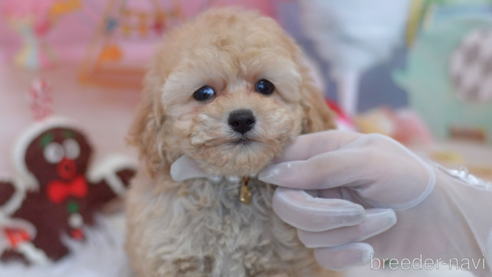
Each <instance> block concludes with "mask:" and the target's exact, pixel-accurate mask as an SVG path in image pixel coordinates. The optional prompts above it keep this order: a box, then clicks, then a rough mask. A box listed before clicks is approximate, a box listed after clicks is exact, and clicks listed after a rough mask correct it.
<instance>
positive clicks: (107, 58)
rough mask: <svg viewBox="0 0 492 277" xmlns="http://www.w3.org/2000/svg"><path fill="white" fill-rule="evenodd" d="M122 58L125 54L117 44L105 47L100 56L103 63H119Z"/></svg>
mask: <svg viewBox="0 0 492 277" xmlns="http://www.w3.org/2000/svg"><path fill="white" fill-rule="evenodd" d="M122 58H123V53H122V52H121V50H120V48H119V47H118V46H117V45H115V44H111V45H107V46H105V47H104V48H103V50H102V51H101V54H100V55H99V61H101V62H117V61H119V60H121V59H122Z"/></svg>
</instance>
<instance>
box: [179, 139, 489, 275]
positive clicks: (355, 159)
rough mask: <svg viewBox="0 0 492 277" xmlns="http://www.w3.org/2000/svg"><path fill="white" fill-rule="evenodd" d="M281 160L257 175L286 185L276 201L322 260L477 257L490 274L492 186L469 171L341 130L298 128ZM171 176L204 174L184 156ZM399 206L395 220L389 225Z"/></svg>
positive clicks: (334, 264)
mask: <svg viewBox="0 0 492 277" xmlns="http://www.w3.org/2000/svg"><path fill="white" fill-rule="evenodd" d="M274 162H276V163H278V164H276V165H273V166H270V167H268V168H266V169H265V170H264V171H263V172H262V173H261V174H260V175H259V178H260V179H261V180H262V181H264V182H267V183H273V184H276V185H279V186H281V187H285V188H278V189H277V190H276V192H275V195H274V199H273V209H274V210H275V212H276V213H277V214H278V215H279V216H280V218H282V219H283V220H284V221H285V222H287V223H289V224H291V225H293V226H294V227H296V228H298V235H299V238H300V240H301V241H302V242H303V243H304V244H305V245H306V246H307V247H310V248H315V249H314V253H315V257H316V259H317V260H318V262H319V263H320V264H321V265H323V266H324V267H326V268H329V269H333V270H344V269H346V268H349V267H351V266H356V265H362V264H365V263H367V262H369V261H370V260H371V258H372V254H373V253H374V254H375V257H377V258H396V259H400V261H401V259H402V258H409V259H410V260H413V258H419V257H420V255H422V256H423V260H422V262H423V261H425V259H426V258H432V259H433V261H434V262H437V259H441V262H446V263H448V264H449V259H450V258H456V259H458V260H459V261H460V262H463V260H462V259H469V260H468V261H469V263H470V264H471V262H472V260H471V259H474V262H475V263H479V264H478V268H477V270H476V273H477V274H481V275H483V276H489V275H490V271H489V269H488V267H486V269H485V270H483V269H482V268H483V266H484V264H485V260H484V256H483V255H482V253H485V254H486V255H485V258H486V259H487V261H488V262H490V258H489V257H488V255H492V235H490V231H491V229H492V216H491V215H490V213H488V212H484V211H487V210H489V209H490V208H491V207H492V201H490V200H491V199H492V188H491V186H490V185H488V184H486V183H484V182H481V181H480V180H478V179H476V178H474V177H473V176H471V175H468V174H467V173H466V172H463V171H447V170H445V169H443V168H442V167H439V166H436V165H433V164H430V163H427V162H425V161H423V160H421V159H420V158H418V157H417V156H415V155H414V154H413V153H412V152H410V151H409V150H407V149H406V148H405V147H403V146H402V145H400V144H399V143H397V142H396V141H394V140H392V139H390V138H388V137H384V136H381V135H361V134H356V133H350V132H341V131H327V132H322V133H316V134H309V135H303V136H300V137H299V138H298V139H297V140H296V141H295V142H294V143H293V144H292V145H291V146H289V147H288V148H287V149H286V151H285V153H284V156H283V157H282V158H281V159H278V160H276V161H274ZM190 167H191V168H192V170H189V168H190ZM171 174H172V176H173V178H175V179H176V180H183V179H188V178H198V177H206V174H205V173H203V172H202V171H201V170H200V169H199V168H198V166H196V163H194V162H193V161H192V160H190V159H189V158H186V157H182V158H180V159H179V160H178V161H177V162H176V163H175V164H173V166H172V168H171ZM289 188H290V189H289ZM364 208H365V209H364ZM393 210H396V215H397V216H398V223H396V225H395V226H393V228H390V227H391V226H392V225H394V224H395V222H396V218H395V213H394V212H393ZM388 229H389V230H388ZM385 230H387V231H386V232H384V231H385ZM373 248H374V250H373ZM489 252H490V254H488V253H489ZM454 263H455V264H456V262H455V261H454ZM460 265H461V264H460ZM435 267H436V265H435V264H434V268H435ZM462 268H463V267H462ZM464 268H465V269H466V266H465V267H464ZM469 269H473V268H472V266H471V265H470V268H469Z"/></svg>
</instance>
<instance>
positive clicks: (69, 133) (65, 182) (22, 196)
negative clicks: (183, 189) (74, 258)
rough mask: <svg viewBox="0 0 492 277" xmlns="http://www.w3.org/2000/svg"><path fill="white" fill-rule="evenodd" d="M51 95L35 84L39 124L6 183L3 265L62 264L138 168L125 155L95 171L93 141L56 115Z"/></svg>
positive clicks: (1, 183)
mask: <svg viewBox="0 0 492 277" xmlns="http://www.w3.org/2000/svg"><path fill="white" fill-rule="evenodd" d="M48 94H49V86H48V85H47V84H46V82H44V81H42V80H37V81H35V82H34V83H33V87H32V89H31V92H30V96H31V97H34V98H33V99H31V100H32V101H31V109H32V111H33V112H34V115H35V117H36V122H35V123H34V124H33V125H32V126H30V127H29V128H27V129H26V130H25V131H24V132H23V133H22V134H21V135H20V137H19V139H18V140H17V141H16V145H15V146H14V166H15V168H16V170H17V174H16V175H15V177H16V178H12V179H7V178H2V180H0V260H1V261H2V262H12V261H21V262H24V263H26V264H35V265H42V264H49V263H51V262H54V261H57V260H59V259H61V258H62V257H64V256H65V255H67V254H68V251H69V250H68V248H67V246H66V245H65V244H64V242H63V240H64V239H66V238H67V237H69V238H70V239H72V240H83V239H84V227H85V226H90V225H93V224H94V214H95V213H96V212H99V211H101V209H102V208H103V206H104V205H105V204H106V203H108V202H109V201H111V200H113V199H116V198H117V197H120V196H122V195H123V194H124V193H125V191H126V188H127V186H128V184H129V181H130V179H131V178H132V177H133V175H134V174H135V167H134V165H133V163H132V162H131V161H130V160H128V159H127V158H125V157H121V156H113V157H110V158H108V159H106V160H105V161H104V162H102V163H100V164H98V165H97V166H95V167H93V168H90V165H91V156H92V151H93V150H92V147H91V145H90V142H89V141H88V139H87V137H86V135H85V134H84V132H83V131H82V130H81V129H79V128H78V127H76V125H75V124H74V123H73V122H71V121H70V120H69V119H66V118H61V117H56V116H53V115H51V98H50V97H49V96H48ZM0 272H1V271H0Z"/></svg>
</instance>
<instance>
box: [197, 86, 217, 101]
mask: <svg viewBox="0 0 492 277" xmlns="http://www.w3.org/2000/svg"><path fill="white" fill-rule="evenodd" d="M214 95H215V91H214V89H213V88H211V87H209V86H203V87H201V88H199V89H198V90H197V91H195V92H194V93H193V98H195V99H196V100H198V101H206V100H208V99H210V98H212V97H214Z"/></svg>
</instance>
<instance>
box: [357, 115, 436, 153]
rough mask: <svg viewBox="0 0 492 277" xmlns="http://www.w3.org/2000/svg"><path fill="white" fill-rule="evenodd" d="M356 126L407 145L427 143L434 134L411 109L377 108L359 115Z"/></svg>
mask: <svg viewBox="0 0 492 277" xmlns="http://www.w3.org/2000/svg"><path fill="white" fill-rule="evenodd" d="M354 122H355V126H356V127H357V130H358V131H359V132H361V133H365V134H370V133H378V134H382V135H386V136H389V137H392V138H393V139H395V140H397V141H399V142H401V143H403V144H406V145H427V144H430V143H431V142H432V136H431V134H430V132H429V131H428V129H427V127H426V126H425V123H424V122H423V121H422V120H421V119H420V117H419V115H418V114H417V113H415V112H414V111H412V110H410V109H399V110H392V109H390V108H377V109H373V110H370V111H368V112H365V113H363V114H360V115H357V116H356V117H355V118H354Z"/></svg>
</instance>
